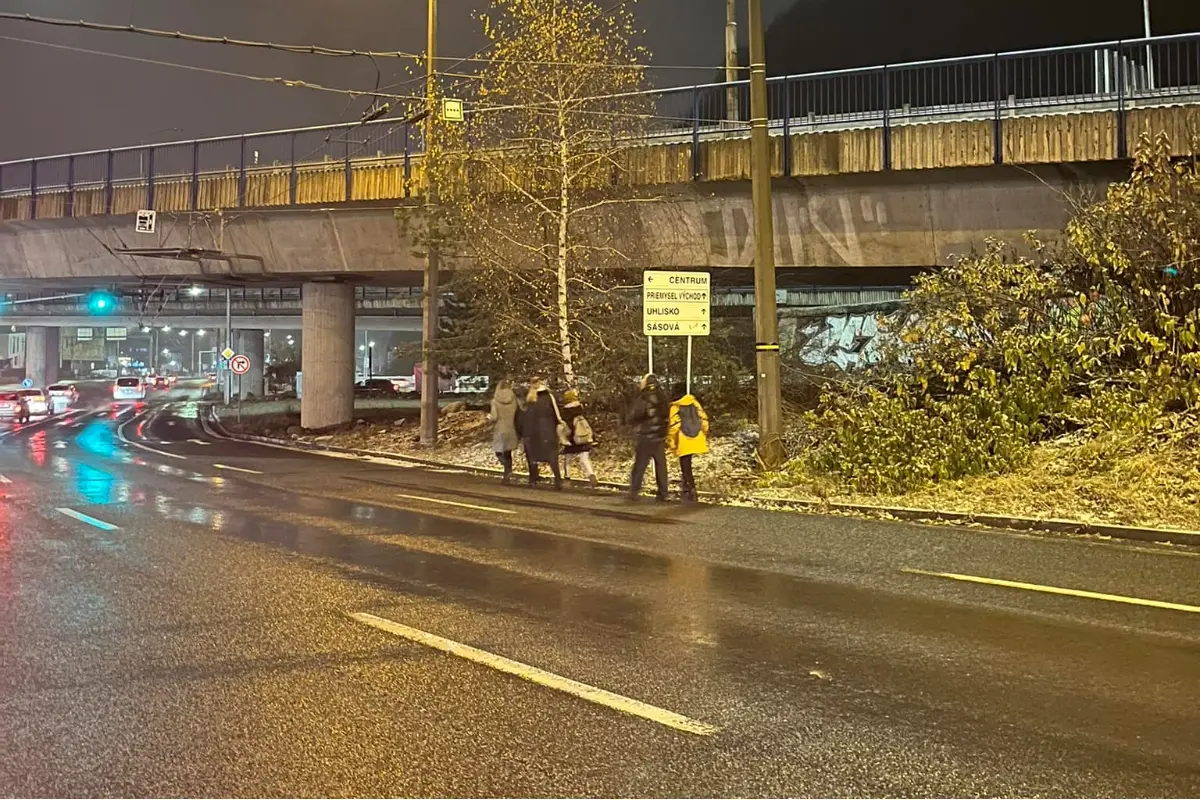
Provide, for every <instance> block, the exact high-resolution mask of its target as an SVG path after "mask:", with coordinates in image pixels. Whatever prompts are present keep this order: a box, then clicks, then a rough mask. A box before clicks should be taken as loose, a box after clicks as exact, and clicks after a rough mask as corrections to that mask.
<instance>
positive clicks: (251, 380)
mask: <svg viewBox="0 0 1200 800" xmlns="http://www.w3.org/2000/svg"><path fill="white" fill-rule="evenodd" d="M233 341H234V345H233V349H234V350H236V351H238V352H239V353H241V354H242V355H244V356H246V357H247V358H249V359H250V371H249V372H247V373H246V374H245V375H243V376H242V383H241V386H242V391H241V395H242V399H243V400H245V399H246V398H247V397H249V396H250V395H254V396H255V397H262V396H263V395H264V394H266V392H265V391H264V386H263V369H264V367H265V366H266V359H265V356H266V348H264V347H263V332H262V330H261V329H250V330H240V331H235V332H234V334H233ZM236 381H237V379H236V378H235V379H234V386H237V382H236Z"/></svg>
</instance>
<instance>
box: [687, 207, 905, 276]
mask: <svg viewBox="0 0 1200 800" xmlns="http://www.w3.org/2000/svg"><path fill="white" fill-rule="evenodd" d="M739 199H740V198H739ZM701 206H702V207H701V212H700V213H701V218H702V220H703V225H704V232H705V235H706V237H707V239H708V249H709V252H710V254H711V257H712V259H713V261H714V263H721V264H727V265H729V266H750V265H751V264H753V263H754V238H753V235H752V226H751V216H752V214H753V209H752V208H751V207H750V205H749V203H748V202H739V203H735V202H730V201H729V200H728V199H727V198H719V199H714V200H707V201H703V202H702V204H701ZM774 211H775V214H774V223H775V251H776V252H775V256H776V260H777V263H779V264H800V263H805V261H806V259H805V258H804V256H805V255H815V254H818V253H819V254H822V257H824V258H826V259H829V260H830V263H839V264H847V265H860V264H864V263H866V260H865V258H864V255H863V252H862V247H861V244H860V240H859V235H860V232H862V231H863V230H864V229H865V230H868V231H870V232H872V233H874V234H876V235H880V236H886V235H887V233H888V230H889V229H888V213H887V207H886V206H885V205H884V203H883V202H882V201H881V200H880V199H878V198H876V197H874V196H871V195H862V196H861V197H859V198H857V202H851V199H850V198H847V197H839V198H825V197H821V196H819V195H802V194H800V193H798V192H792V193H788V194H782V195H781V196H779V197H777V198H776V201H775V203H774Z"/></svg>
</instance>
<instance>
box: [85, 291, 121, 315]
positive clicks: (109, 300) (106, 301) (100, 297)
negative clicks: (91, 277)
mask: <svg viewBox="0 0 1200 800" xmlns="http://www.w3.org/2000/svg"><path fill="white" fill-rule="evenodd" d="M87 305H88V311H89V312H90V313H92V314H107V313H109V312H110V311H112V310H113V309H115V308H116V306H117V300H116V298H115V297H113V296H112V295H111V294H108V293H107V292H93V293H92V294H90V295H89V296H88V301H87Z"/></svg>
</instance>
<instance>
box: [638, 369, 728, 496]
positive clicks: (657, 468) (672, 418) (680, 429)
mask: <svg viewBox="0 0 1200 800" xmlns="http://www.w3.org/2000/svg"><path fill="white" fill-rule="evenodd" d="M674 395H675V397H676V399H675V401H674V402H670V401H668V400H667V395H666V393H665V392H664V391H663V389H662V387H661V386H660V384H659V380H658V376H657V375H653V374H647V375H644V376H642V381H641V385H640V389H639V392H638V397H637V400H636V401H634V404H633V406H632V408H630V410H629V417H628V419H627V420H626V421H627V422H628V423H629V424H630V425H632V426H633V428H634V432H635V435H636V436H637V443H636V447H635V449H634V455H633V473H632V474H631V475H630V476H629V497H630V499H632V500H636V499H637V498H638V497H639V496H640V495H641V493H642V481H643V480H644V479H645V476H646V469H647V467H649V466H650V463H651V462H653V463H654V482H655V488H656V490H657V491H656V496H657V497H658V499H659V500H666V499H667V486H668V477H667V451H668V450H670V451H671V453H672V454H674V455H675V456H677V457H678V458H679V483H680V493H681V495H682V496H683V499H684V500H685V501H687V502H695V501H696V476H695V473H694V472H693V471H692V458H693V457H695V456H698V455H703V454H705V453H707V452H708V414H706V413H705V412H704V407H703V406H701V405H700V401H699V400H697V399H696V398H695V397H694V396H693V395H692V394H691V393H690V392H688V391H687V389H686V388H685V387H683V386H679V387H676V389H675V392H674Z"/></svg>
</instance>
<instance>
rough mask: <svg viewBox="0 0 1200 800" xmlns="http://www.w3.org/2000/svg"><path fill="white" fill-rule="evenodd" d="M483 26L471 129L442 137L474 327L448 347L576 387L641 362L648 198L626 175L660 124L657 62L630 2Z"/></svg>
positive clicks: (568, 3)
mask: <svg viewBox="0 0 1200 800" xmlns="http://www.w3.org/2000/svg"><path fill="white" fill-rule="evenodd" d="M479 19H480V20H481V22H482V25H483V32H484V35H485V37H486V38H487V40H488V42H489V44H490V47H489V48H488V49H487V50H486V51H485V52H486V54H487V61H486V62H485V63H484V64H483V66H482V68H481V69H480V71H479V73H478V74H477V75H476V76H475V77H474V78H473V79H472V80H474V81H475V102H473V103H471V105H470V111H469V115H468V119H467V121H466V122H465V123H464V124H461V125H458V126H443V127H442V131H443V133H444V137H445V143H444V152H445V153H447V154H448V155H447V157H445V158H443V159H442V160H441V164H442V165H443V167H442V169H443V170H444V174H442V175H440V176H439V177H440V186H441V187H442V202H443V204H444V209H443V213H444V219H445V220H446V222H445V224H446V225H447V226H448V227H450V228H452V229H454V232H455V235H456V238H457V239H458V240H459V245H458V246H459V248H460V255H461V259H462V261H463V262H465V263H464V264H463V267H464V268H463V269H462V270H461V271H460V273H459V276H458V278H457V284H458V286H459V287H460V290H461V291H462V293H463V294H464V295H469V296H470V297H471V303H470V305H471V308H472V310H473V312H472V313H473V314H474V315H476V317H477V318H476V320H475V322H474V323H472V324H471V325H468V326H466V327H468V328H470V330H469V331H461V330H460V333H461V334H462V335H460V336H458V337H456V336H454V335H450V336H448V337H447V339H446V341H445V342H444V345H443V347H444V348H449V349H451V350H453V349H454V348H455V347H462V346H467V345H469V346H471V347H473V348H479V347H480V346H481V344H482V343H481V342H480V341H479V338H480V334H481V333H483V332H486V336H487V338H488V339H489V340H490V341H489V346H490V348H491V350H492V352H491V353H490V354H489V358H484V359H480V358H478V357H477V358H475V359H473V360H474V361H475V362H476V363H478V362H480V361H490V362H491V363H495V364H497V365H500V366H501V367H502V368H504V369H506V370H507V371H511V372H516V371H517V370H521V371H522V372H523V373H524V374H528V373H529V372H538V373H545V372H549V371H550V370H551V368H554V371H555V372H558V373H559V374H560V376H561V379H562V381H563V383H565V384H566V385H567V386H572V387H573V386H575V385H577V383H578V380H579V376H580V374H581V372H582V374H587V375H588V376H589V377H591V378H593V379H598V378H599V377H600V376H599V375H597V374H596V372H595V370H590V369H589V367H592V366H597V367H598V366H599V365H600V364H601V363H605V362H610V361H612V358H613V356H614V354H617V353H625V352H627V351H629V350H630V349H631V348H633V349H634V352H636V351H637V348H638V345H637V342H638V336H637V334H638V331H637V328H636V325H637V322H636V320H635V319H634V315H633V314H631V310H632V309H633V304H634V303H635V302H636V293H635V291H634V289H635V286H634V284H635V281H636V273H637V272H638V270H637V269H635V268H636V267H638V266H640V265H638V264H636V263H635V261H636V251H637V249H638V245H637V242H635V241H633V238H634V237H633V236H632V234H631V231H634V230H636V229H637V226H635V225H632V224H631V214H634V213H636V209H635V208H634V207H635V206H636V205H637V204H638V203H644V202H649V201H652V200H653V198H649V197H646V196H645V195H644V194H641V195H639V194H638V193H637V192H636V191H634V190H632V189H629V188H626V187H627V184H628V183H629V181H628V180H627V179H626V176H625V174H624V171H625V168H624V164H625V163H626V160H627V159H626V155H627V153H628V152H629V149H630V146H631V145H633V144H635V143H636V142H637V139H638V136H639V134H640V133H642V132H643V129H644V126H645V123H646V120H647V119H648V118H649V116H650V115H651V114H652V112H653V101H652V98H651V97H650V96H649V95H645V94H639V92H640V91H641V90H643V89H644V88H645V85H646V76H645V69H644V67H643V66H642V65H643V64H644V63H645V62H646V59H647V55H648V54H647V53H646V51H645V50H644V49H642V48H641V47H639V46H637V45H636V44H635V43H634V42H635V39H636V37H637V34H638V31H637V29H636V28H635V24H634V18H633V15H632V13H631V10H630V7H629V5H628V4H627V3H625V2H617V3H616V4H615V5H614V4H606V5H604V6H602V5H600V4H599V3H597V2H594V0H493V2H492V4H491V8H490V10H489V11H488V12H487V13H485V14H481V15H480V17H479ZM451 153H453V154H456V155H455V156H451V155H449V154H451ZM464 282H465V283H468V284H469V286H467V285H464ZM485 318H486V319H485ZM460 327H461V326H460ZM476 355H477V356H478V355H480V354H478V353H477V354H476Z"/></svg>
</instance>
